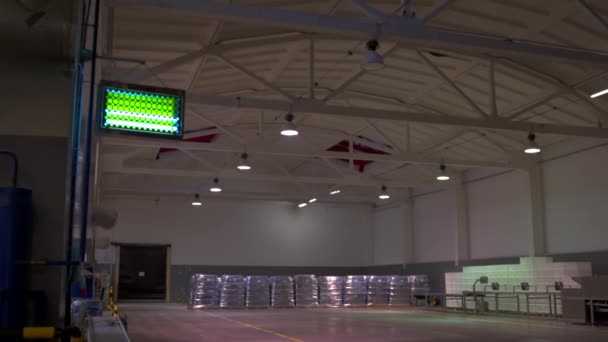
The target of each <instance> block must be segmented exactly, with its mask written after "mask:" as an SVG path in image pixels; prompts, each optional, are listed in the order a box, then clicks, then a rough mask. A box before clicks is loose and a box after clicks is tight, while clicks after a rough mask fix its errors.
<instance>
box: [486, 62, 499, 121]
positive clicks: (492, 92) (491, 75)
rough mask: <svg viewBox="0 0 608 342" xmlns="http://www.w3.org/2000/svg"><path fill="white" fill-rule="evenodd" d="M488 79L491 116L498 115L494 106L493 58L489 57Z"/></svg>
mask: <svg viewBox="0 0 608 342" xmlns="http://www.w3.org/2000/svg"><path fill="white" fill-rule="evenodd" d="M488 73H489V75H488V78H489V81H488V83H489V86H490V106H491V111H490V113H491V115H492V116H497V115H498V107H497V105H496V73H495V70H494V57H490V67H489V68H488Z"/></svg>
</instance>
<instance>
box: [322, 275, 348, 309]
mask: <svg viewBox="0 0 608 342" xmlns="http://www.w3.org/2000/svg"><path fill="white" fill-rule="evenodd" d="M343 292H344V277H337V276H322V277H319V305H321V306H323V307H328V308H337V307H340V306H342V296H343Z"/></svg>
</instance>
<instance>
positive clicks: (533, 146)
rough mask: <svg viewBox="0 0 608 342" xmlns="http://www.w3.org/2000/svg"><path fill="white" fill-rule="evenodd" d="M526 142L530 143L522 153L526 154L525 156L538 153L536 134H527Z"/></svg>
mask: <svg viewBox="0 0 608 342" xmlns="http://www.w3.org/2000/svg"><path fill="white" fill-rule="evenodd" d="M528 140H529V141H530V142H529V143H528V146H526V149H525V150H524V152H525V153H527V154H536V153H540V146H538V144H537V143H536V141H535V140H536V134H534V133H530V134H528Z"/></svg>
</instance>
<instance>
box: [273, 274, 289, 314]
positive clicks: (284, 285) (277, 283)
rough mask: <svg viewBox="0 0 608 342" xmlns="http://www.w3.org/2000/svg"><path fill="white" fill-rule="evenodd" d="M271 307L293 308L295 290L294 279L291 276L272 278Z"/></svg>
mask: <svg viewBox="0 0 608 342" xmlns="http://www.w3.org/2000/svg"><path fill="white" fill-rule="evenodd" d="M270 283H271V294H270V298H271V305H272V307H273V308H293V307H294V306H295V302H294V288H293V278H292V277H290V276H274V277H271V278H270Z"/></svg>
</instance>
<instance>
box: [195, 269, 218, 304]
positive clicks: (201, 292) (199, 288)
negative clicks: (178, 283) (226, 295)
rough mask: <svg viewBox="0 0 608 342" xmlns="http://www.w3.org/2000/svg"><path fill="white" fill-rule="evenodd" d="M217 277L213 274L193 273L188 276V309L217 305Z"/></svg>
mask: <svg viewBox="0 0 608 342" xmlns="http://www.w3.org/2000/svg"><path fill="white" fill-rule="evenodd" d="M218 286H219V281H218V277H217V276H216V275H213V274H194V275H193V276H192V277H191V278H190V301H189V302H188V307H189V308H190V309H209V308H217V307H218V305H219V296H218Z"/></svg>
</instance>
